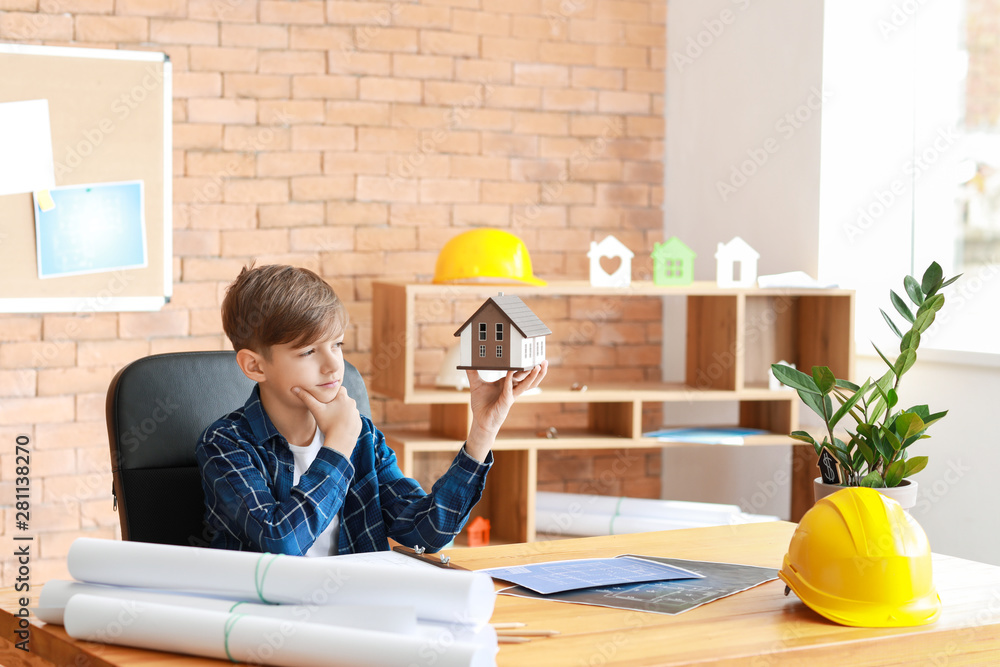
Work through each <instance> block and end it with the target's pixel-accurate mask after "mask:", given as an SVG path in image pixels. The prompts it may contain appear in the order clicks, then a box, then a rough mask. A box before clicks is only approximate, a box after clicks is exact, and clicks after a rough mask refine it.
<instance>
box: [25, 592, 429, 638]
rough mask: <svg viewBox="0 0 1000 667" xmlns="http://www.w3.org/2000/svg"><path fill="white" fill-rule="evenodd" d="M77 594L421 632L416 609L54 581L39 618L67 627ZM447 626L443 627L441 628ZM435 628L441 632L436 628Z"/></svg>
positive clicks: (44, 594) (44, 596) (37, 612)
mask: <svg viewBox="0 0 1000 667" xmlns="http://www.w3.org/2000/svg"><path fill="white" fill-rule="evenodd" d="M74 595H93V596H95V597H102V598H112V599H116V600H131V601H132V602H153V603H156V604H162V605H167V606H171V607H189V608H192V609H201V610H203V611H215V612H220V613H230V612H233V613H238V614H249V615H251V616H268V617H270V618H279V619H285V620H291V621H302V622H304V623H318V624H320V625H336V626H340V627H345V628H358V629H362V630H378V631H381V632H398V633H403V634H415V633H416V632H417V612H416V610H415V609H414V608H413V607H391V606H388V605H367V606H361V605H350V606H340V605H293V604H280V605H272V604H261V603H259V602H237V601H234V600H224V599H221V598H209V597H202V596H195V595H184V594H181V593H170V592H166V591H153V590H148V589H138V588H124V587H121V586H106V585H104V584H83V583H80V582H77V581H65V580H61V579H53V580H51V581H47V582H45V585H44V586H42V592H41V594H40V595H39V596H38V609H36V610H35V616H36V617H37V618H38V619H39V620H41V621H44V622H46V623H55V624H57V625H62V624H63V614H64V610H65V608H66V604H67V603H68V602H69V600H70V598H71V597H73V596H74ZM441 627H443V626H441ZM434 629H437V627H435V628H434Z"/></svg>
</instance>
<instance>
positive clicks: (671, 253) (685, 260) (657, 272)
mask: <svg viewBox="0 0 1000 667" xmlns="http://www.w3.org/2000/svg"><path fill="white" fill-rule="evenodd" d="M650 256H651V257H652V258H653V284H654V285H690V284H691V282H692V281H693V280H694V258H695V257H696V254H695V252H694V250H691V248H689V247H688V246H687V244H685V243H684V242H683V241H681V240H680V239H679V238H677V237H676V236H671V237H670V238H669V239H667V240H666V241H664V242H663V243H654V244H653V252H652V253H651V254H650Z"/></svg>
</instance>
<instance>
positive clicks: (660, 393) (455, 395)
mask: <svg viewBox="0 0 1000 667" xmlns="http://www.w3.org/2000/svg"><path fill="white" fill-rule="evenodd" d="M793 399H797V396H796V395H795V392H794V391H792V392H786V391H777V392H776V391H771V390H770V389H768V388H767V387H766V386H755V387H744V388H742V389H698V388H696V387H694V386H691V385H688V384H684V383H680V382H677V383H664V382H632V383H609V384H588V386H587V391H576V390H573V389H569V388H565V389H560V388H553V387H550V386H548V385H546V384H545V383H543V386H542V391H540V392H538V393H536V394H526V395H524V396H519V397H518V399H517V402H518V403H620V402H623V401H641V402H644V403H652V402H664V401H742V400H774V401H790V400H793ZM406 402H407V403H409V404H414V405H417V404H425V405H440V404H462V403H464V404H468V402H469V392H467V391H456V390H455V389H450V388H447V387H416V388H415V389H414V390H413V391H412V392H411V393H410V397H409V400H408V401H406Z"/></svg>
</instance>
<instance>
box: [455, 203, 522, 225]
mask: <svg viewBox="0 0 1000 667" xmlns="http://www.w3.org/2000/svg"><path fill="white" fill-rule="evenodd" d="M454 215H455V220H457V221H459V222H461V223H462V224H464V225H486V226H489V227H509V226H510V219H511V216H510V207H509V206H506V205H502V204H456V205H455V211H454Z"/></svg>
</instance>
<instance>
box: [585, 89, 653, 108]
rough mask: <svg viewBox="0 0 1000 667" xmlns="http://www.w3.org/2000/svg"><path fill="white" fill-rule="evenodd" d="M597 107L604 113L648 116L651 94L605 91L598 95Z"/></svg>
mask: <svg viewBox="0 0 1000 667" xmlns="http://www.w3.org/2000/svg"><path fill="white" fill-rule="evenodd" d="M597 107H598V109H599V110H600V111H601V112H602V113H624V114H628V113H632V114H648V113H649V112H650V107H649V94H647V93H623V92H615V91H609V90H604V91H601V92H599V93H598V100H597Z"/></svg>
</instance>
